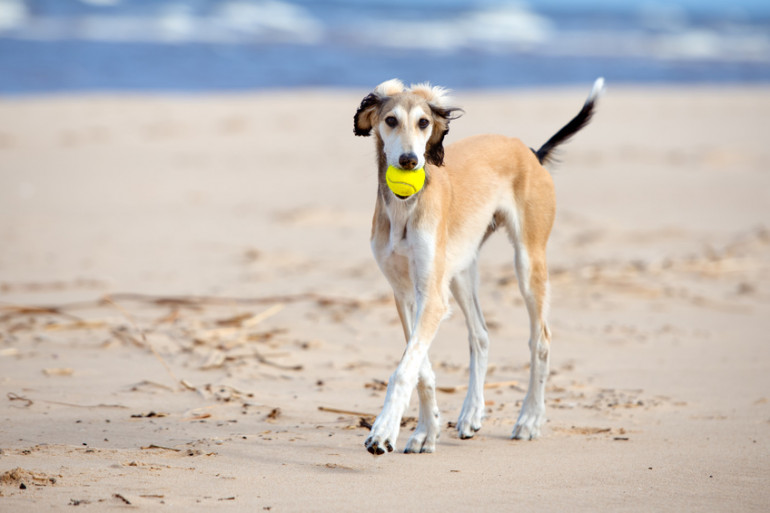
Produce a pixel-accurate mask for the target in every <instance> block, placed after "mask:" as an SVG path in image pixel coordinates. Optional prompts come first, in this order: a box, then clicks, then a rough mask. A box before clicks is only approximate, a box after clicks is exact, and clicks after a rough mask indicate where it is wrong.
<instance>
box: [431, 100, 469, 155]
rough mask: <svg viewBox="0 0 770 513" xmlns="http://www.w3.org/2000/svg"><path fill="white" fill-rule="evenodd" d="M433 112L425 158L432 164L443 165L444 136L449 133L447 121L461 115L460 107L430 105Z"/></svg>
mask: <svg viewBox="0 0 770 513" xmlns="http://www.w3.org/2000/svg"><path fill="white" fill-rule="evenodd" d="M430 110H431V111H432V112H433V123H434V124H433V133H432V134H431V136H430V139H428V144H427V148H426V150H425V160H427V161H428V163H429V164H433V165H434V166H443V165H444V137H446V134H448V133H449V122H450V121H452V120H453V119H457V118H459V117H460V116H461V115H462V112H463V111H462V109H458V108H455V107H448V108H444V107H437V106H435V105H431V106H430Z"/></svg>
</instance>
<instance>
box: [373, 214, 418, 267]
mask: <svg viewBox="0 0 770 513" xmlns="http://www.w3.org/2000/svg"><path fill="white" fill-rule="evenodd" d="M413 211H414V208H410V206H409V205H405V204H391V205H388V206H387V207H386V208H385V209H384V212H383V213H384V214H385V215H386V217H387V222H381V223H378V224H377V225H376V226H375V233H374V237H373V239H372V252H373V253H374V257H375V259H376V260H377V263H378V264H379V266H380V268H381V269H382V270H383V272H384V273H385V274H386V275H388V277H389V278H392V277H395V275H402V276H403V275H406V276H408V275H409V262H410V260H412V258H413V252H414V239H415V237H416V235H417V234H416V233H415V228H414V226H413V224H412V223H411V222H410V221H411V216H412V214H413Z"/></svg>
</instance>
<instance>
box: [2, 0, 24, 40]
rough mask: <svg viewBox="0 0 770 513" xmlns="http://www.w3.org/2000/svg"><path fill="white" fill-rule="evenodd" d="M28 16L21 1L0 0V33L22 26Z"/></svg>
mask: <svg viewBox="0 0 770 513" xmlns="http://www.w3.org/2000/svg"><path fill="white" fill-rule="evenodd" d="M28 16H29V13H28V12H27V5H26V4H25V3H24V2H23V1H22V0H0V33H2V32H4V31H7V30H12V29H16V28H18V27H21V26H23V25H24V23H25V22H26V21H27V18H28Z"/></svg>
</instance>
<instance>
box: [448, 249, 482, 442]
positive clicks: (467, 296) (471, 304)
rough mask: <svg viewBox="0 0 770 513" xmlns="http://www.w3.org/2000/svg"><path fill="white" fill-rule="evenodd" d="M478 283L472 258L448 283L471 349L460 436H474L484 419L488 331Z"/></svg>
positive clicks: (464, 437) (458, 424) (476, 271)
mask: <svg viewBox="0 0 770 513" xmlns="http://www.w3.org/2000/svg"><path fill="white" fill-rule="evenodd" d="M478 287H479V278H478V267H477V261H476V260H474V261H473V263H471V265H469V266H468V268H467V269H465V270H464V271H462V272H461V273H459V274H458V275H457V276H455V278H454V279H453V280H452V284H451V290H452V295H454V297H455V300H456V301H457V304H458V305H459V306H460V309H461V310H462V311H463V314H464V315H465V322H466V324H467V326H468V343H469V344H470V351H471V361H470V378H469V381H468V393H467V395H466V396H465V401H464V402H463V407H462V410H461V411H460V417H459V419H458V420H457V432H458V434H459V435H460V438H462V439H466V438H471V437H473V435H474V434H475V433H476V431H478V430H479V429H481V422H482V420H483V419H484V379H485V377H486V374H487V360H488V352H489V334H488V331H487V325H486V323H485V322H484V315H483V314H482V312H481V307H480V305H479V298H478Z"/></svg>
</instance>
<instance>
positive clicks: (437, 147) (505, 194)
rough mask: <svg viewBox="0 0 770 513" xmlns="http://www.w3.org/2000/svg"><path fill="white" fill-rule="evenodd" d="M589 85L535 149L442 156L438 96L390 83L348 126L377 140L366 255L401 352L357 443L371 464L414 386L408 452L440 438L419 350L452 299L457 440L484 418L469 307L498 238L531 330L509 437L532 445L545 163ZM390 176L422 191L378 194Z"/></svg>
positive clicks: (472, 148)
mask: <svg viewBox="0 0 770 513" xmlns="http://www.w3.org/2000/svg"><path fill="white" fill-rule="evenodd" d="M603 84H604V81H603V79H601V78H600V79H598V80H597V81H596V82H595V84H594V87H593V90H592V91H591V94H590V96H589V97H588V99H587V100H586V102H585V104H584V106H583V108H582V110H581V111H580V113H579V114H578V115H577V116H575V118H574V119H572V121H570V122H569V123H568V124H567V125H565V126H564V127H563V128H562V129H561V130H560V131H559V132H558V133H557V134H556V135H554V136H553V137H552V138H551V139H549V140H548V142H546V143H545V144H544V145H543V146H542V147H541V148H540V149H539V150H537V151H535V150H532V149H530V148H528V147H527V146H526V145H524V144H523V143H522V142H521V141H520V140H518V139H514V138H509V137H505V136H502V135H479V136H475V137H469V138H467V139H463V140H461V141H459V142H456V143H454V144H452V145H450V146H447V148H446V151H445V150H444V147H443V141H444V136H445V135H446V134H447V132H448V131H449V122H450V120H452V119H455V117H456V116H455V114H456V113H457V112H458V111H459V110H460V109H458V108H455V107H452V106H450V105H448V97H447V92H446V90H445V89H443V88H441V87H431V86H430V85H429V84H420V85H413V86H411V87H409V88H406V87H405V86H404V84H402V83H401V82H400V81H399V80H395V79H394V80H389V81H387V82H384V83H382V84H380V85H379V86H377V87H376V88H375V89H374V91H373V92H372V93H371V94H369V95H368V96H366V97H365V98H364V99H363V101H362V102H361V105H360V107H359V108H358V111H357V112H356V114H355V117H354V130H355V134H356V135H361V136H368V135H370V134H372V133H374V136H375V142H376V150H377V165H378V180H379V189H378V193H377V202H376V204H375V210H374V219H373V222H372V238H371V244H372V251H373V252H374V256H375V258H376V259H377V263H378V264H379V266H380V269H381V270H382V272H383V273H384V274H385V277H386V278H387V279H388V281H389V282H390V285H391V286H392V287H393V293H394V295H395V300H396V307H397V310H398V315H399V317H400V319H401V324H402V326H403V329H404V335H405V336H406V340H407V345H406V350H405V351H404V354H403V356H402V357H401V361H400V363H399V364H398V367H397V368H396V371H395V372H394V373H393V375H392V376H391V377H390V380H389V382H388V389H387V395H386V397H385V405H384V406H383V409H382V412H381V413H380V415H379V416H378V417H377V420H376V421H375V422H374V425H373V426H372V429H371V433H370V435H369V437H368V438H367V439H366V443H365V445H366V448H367V449H368V450H369V452H371V453H372V454H383V453H384V452H385V451H386V450H387V451H392V450H394V449H395V447H396V439H397V438H398V432H399V428H400V425H401V418H402V416H403V415H404V412H405V410H406V408H407V406H408V403H409V399H410V397H411V394H412V390H414V388H415V386H416V387H417V394H418V396H419V399H420V413H419V421H418V424H417V429H416V430H415V432H414V434H413V435H412V436H411V438H410V439H409V441H408V442H407V444H406V450H405V452H408V453H414V452H433V451H434V450H435V448H436V439H437V438H438V436H439V431H440V425H439V409H438V406H437V404H436V392H435V375H434V373H433V370H432V369H431V365H430V361H429V359H428V349H429V347H430V344H431V342H432V340H433V338H434V336H435V335H436V331H437V330H438V326H439V323H440V322H441V320H442V319H443V318H444V317H445V316H446V315H447V312H448V308H449V294H450V291H451V293H452V295H453V296H454V297H455V300H456V301H457V303H458V305H459V306H460V309H461V310H462V311H463V314H464V315H465V319H466V322H467V326H468V333H469V341H470V349H471V361H470V382H469V385H468V394H467V396H466V397H465V402H464V403H463V406H462V410H461V412H460V417H459V419H458V421H457V431H458V433H459V436H460V438H471V437H472V436H473V435H474V433H475V432H476V431H478V430H479V429H480V428H481V421H482V419H483V418H484V379H485V375H486V371H487V350H488V346H489V336H488V332H487V326H486V324H485V322H484V316H483V315H482V312H481V307H480V305H479V299H478V284H479V279H478V255H479V249H480V248H481V245H482V244H483V243H484V241H485V240H486V239H487V237H489V236H490V235H491V234H492V232H494V231H495V230H496V229H497V228H501V227H502V228H504V229H505V231H506V232H507V233H508V237H509V238H510V240H511V242H512V243H513V246H514V249H515V267H516V275H517V278H518V282H519V288H520V290H521V294H522V296H523V297H524V301H525V302H526V305H527V311H528V313H529V319H530V338H529V348H530V352H531V367H530V377H529V388H528V390H527V395H526V397H525V399H524V404H523V405H522V408H521V413H520V414H519V418H518V420H517V422H516V425H515V426H514V428H513V438H516V439H531V438H535V437H537V436H538V435H539V433H540V427H541V425H542V424H543V422H544V420H545V398H544V394H545V383H546V379H547V378H548V373H549V352H550V341H551V334H550V331H549V330H548V324H547V322H546V313H547V309H548V269H547V267H546V243H547V241H548V236H549V234H550V232H551V227H552V225H553V221H554V215H555V211H556V202H555V196H554V186H553V181H552V180H551V176H550V174H549V173H548V171H546V170H545V168H543V166H542V164H543V163H545V162H547V161H548V159H549V157H550V156H551V153H552V151H553V150H554V149H555V148H556V147H557V146H558V145H559V144H561V143H563V142H565V141H566V140H567V139H569V138H570V137H571V136H572V135H574V134H575V133H576V132H577V131H578V130H580V129H581V128H583V127H584V126H585V125H586V124H587V123H588V122H589V121H590V119H591V116H592V115H593V113H594V106H595V103H596V100H597V98H598V96H599V94H600V93H601V92H602V90H603ZM388 166H397V167H399V168H401V169H419V168H422V167H424V168H425V173H426V175H427V176H426V181H425V185H424V187H423V188H422V189H421V190H420V191H419V192H417V193H416V194H414V195H412V196H409V197H401V196H398V195H396V194H394V193H393V192H392V191H391V190H390V189H389V188H388V186H387V184H386V180H385V174H386V170H387V168H388Z"/></svg>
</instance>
